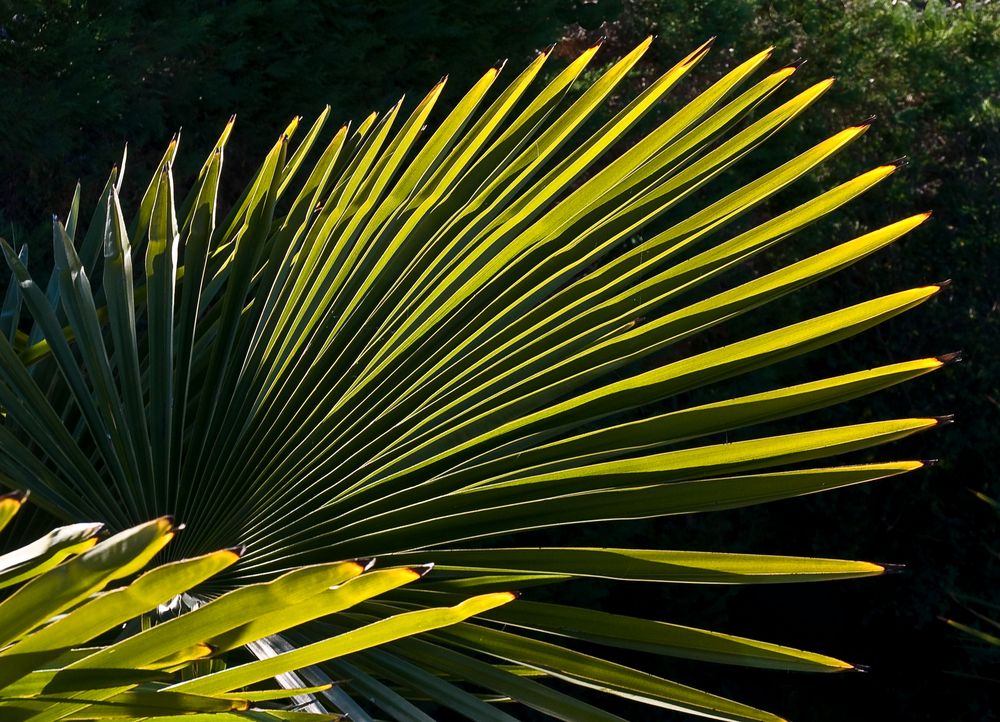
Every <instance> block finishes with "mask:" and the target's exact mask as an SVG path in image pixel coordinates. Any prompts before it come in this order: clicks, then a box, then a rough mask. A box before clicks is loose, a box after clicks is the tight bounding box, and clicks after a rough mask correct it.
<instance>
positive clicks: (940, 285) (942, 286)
mask: <svg viewBox="0 0 1000 722" xmlns="http://www.w3.org/2000/svg"><path fill="white" fill-rule="evenodd" d="M931 285H932V286H937V287H938V290H939V291H943V290H944V289H946V288H948V287H949V286H950V285H951V279H950V278H946V279H944V280H943V281H938V282H937V283H932V284H931Z"/></svg>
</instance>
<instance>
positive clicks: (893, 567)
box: [879, 562, 906, 574]
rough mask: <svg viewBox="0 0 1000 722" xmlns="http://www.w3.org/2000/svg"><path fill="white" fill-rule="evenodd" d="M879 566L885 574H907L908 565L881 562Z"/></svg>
mask: <svg viewBox="0 0 1000 722" xmlns="http://www.w3.org/2000/svg"><path fill="white" fill-rule="evenodd" d="M879 566H880V567H882V573H883V574H905V573H906V565H905V564H893V563H891V562H879Z"/></svg>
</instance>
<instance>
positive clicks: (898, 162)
mask: <svg viewBox="0 0 1000 722" xmlns="http://www.w3.org/2000/svg"><path fill="white" fill-rule="evenodd" d="M909 164H910V157H909V156H908V155H901V156H899V157H898V158H896V159H895V160H890V161H889V165H894V166H896V167H897V168H905V167H906V166H908V165H909Z"/></svg>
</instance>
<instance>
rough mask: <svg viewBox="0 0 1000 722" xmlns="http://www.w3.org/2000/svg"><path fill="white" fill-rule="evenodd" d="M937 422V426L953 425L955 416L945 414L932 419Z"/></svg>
mask: <svg viewBox="0 0 1000 722" xmlns="http://www.w3.org/2000/svg"><path fill="white" fill-rule="evenodd" d="M933 418H934V420H935V421H937V423H938V426H946V425H947V424H954V423H955V414H945V415H944V416H935V417H933Z"/></svg>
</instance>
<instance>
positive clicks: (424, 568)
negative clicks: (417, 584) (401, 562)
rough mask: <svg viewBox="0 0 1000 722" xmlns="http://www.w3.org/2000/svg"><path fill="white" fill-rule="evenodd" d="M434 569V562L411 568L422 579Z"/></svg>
mask: <svg viewBox="0 0 1000 722" xmlns="http://www.w3.org/2000/svg"><path fill="white" fill-rule="evenodd" d="M433 568H434V562H428V563H427V564H420V565H419V566H415V567H410V570H411V571H413V572H416V573H417V574H419V575H420V576H421V577H426V576H427V575H428V574H430V573H431V569H433Z"/></svg>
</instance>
